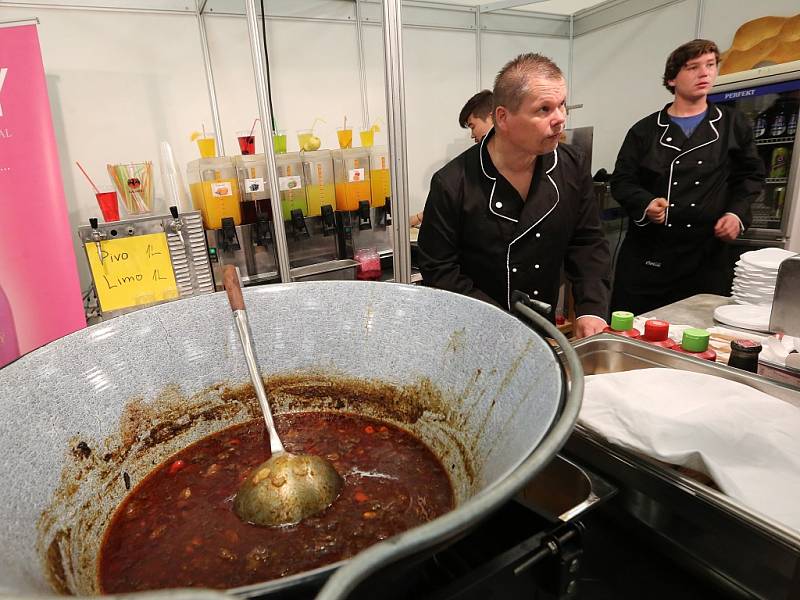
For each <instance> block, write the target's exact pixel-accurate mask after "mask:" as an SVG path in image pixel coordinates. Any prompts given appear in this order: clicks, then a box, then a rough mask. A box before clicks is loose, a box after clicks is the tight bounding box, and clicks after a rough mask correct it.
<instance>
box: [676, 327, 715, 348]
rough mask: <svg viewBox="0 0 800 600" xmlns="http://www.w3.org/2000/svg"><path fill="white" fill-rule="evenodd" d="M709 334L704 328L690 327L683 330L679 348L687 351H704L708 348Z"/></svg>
mask: <svg viewBox="0 0 800 600" xmlns="http://www.w3.org/2000/svg"><path fill="white" fill-rule="evenodd" d="M710 337H711V334H709V333H708V331H706V330H705V329H697V328H694V327H693V328H691V329H687V330H686V331H684V332H683V338H682V339H681V348H683V349H684V350H686V351H687V352H705V351H706V350H708V340H709V338H710Z"/></svg>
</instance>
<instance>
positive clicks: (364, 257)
mask: <svg viewBox="0 0 800 600" xmlns="http://www.w3.org/2000/svg"><path fill="white" fill-rule="evenodd" d="M355 260H356V261H357V262H358V268H357V269H356V279H361V280H367V281H376V280H378V279H380V278H381V257H380V255H379V254H378V251H377V250H376V249H375V248H359V249H358V250H356V253H355Z"/></svg>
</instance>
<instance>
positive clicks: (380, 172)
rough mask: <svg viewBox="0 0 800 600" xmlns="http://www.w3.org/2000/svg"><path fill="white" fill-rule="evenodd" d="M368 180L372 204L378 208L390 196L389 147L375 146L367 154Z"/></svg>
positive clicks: (383, 204)
mask: <svg viewBox="0 0 800 600" xmlns="http://www.w3.org/2000/svg"><path fill="white" fill-rule="evenodd" d="M369 166H370V182H371V183H372V206H373V207H375V208H380V207H382V206H385V205H386V202H387V200H389V199H390V198H391V197H392V184H391V179H390V176H389V149H388V148H387V147H386V146H375V147H373V148H371V149H370V156H369Z"/></svg>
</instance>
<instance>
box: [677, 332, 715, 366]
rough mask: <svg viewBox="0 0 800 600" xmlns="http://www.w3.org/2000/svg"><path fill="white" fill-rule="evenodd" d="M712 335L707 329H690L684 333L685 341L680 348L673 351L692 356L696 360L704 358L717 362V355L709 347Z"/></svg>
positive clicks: (682, 341)
mask: <svg viewBox="0 0 800 600" xmlns="http://www.w3.org/2000/svg"><path fill="white" fill-rule="evenodd" d="M710 337H711V335H710V334H709V333H708V331H706V330H705V329H695V328H690V329H687V330H686V331H684V332H683V339H682V340H681V345H680V346H674V347H673V348H672V349H673V350H676V351H677V352H683V353H684V354H690V355H692V356H694V357H695V358H703V359H705V360H710V361H711V362H714V361H716V360H717V353H716V352H714V350H712V349H711V348H709V347H708V340H709V338H710Z"/></svg>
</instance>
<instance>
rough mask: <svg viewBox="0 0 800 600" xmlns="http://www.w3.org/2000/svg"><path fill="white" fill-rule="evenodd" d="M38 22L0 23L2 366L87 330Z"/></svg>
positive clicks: (0, 302)
mask: <svg viewBox="0 0 800 600" xmlns="http://www.w3.org/2000/svg"><path fill="white" fill-rule="evenodd" d="M71 236H72V232H71V230H70V225H69V220H68V218H67V205H66V201H65V199H64V188H63V185H62V182H61V169H60V168H59V162H58V148H57V147H56V140H55V135H54V134H53V122H52V119H51V116H50V102H49V100H48V96H47V82H46V80H45V74H44V66H43V65H42V55H41V49H40V47H39V37H38V34H37V31H36V25H16V26H5V27H4V26H0V367H2V366H3V365H5V364H7V363H9V362H11V361H12V360H14V359H15V358H17V356H19V355H20V354H25V353H26V352H29V351H31V350H33V349H35V348H38V347H39V346H42V345H44V344H46V343H48V342H50V341H52V340H54V339H56V338H59V337H61V336H64V335H66V334H68V333H71V332H73V331H75V330H77V329H80V328H82V327H85V326H86V320H85V318H84V312H83V301H82V298H81V289H80V281H79V279H78V271H77V267H76V263H75V254H74V252H73V250H72V241H71Z"/></svg>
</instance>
